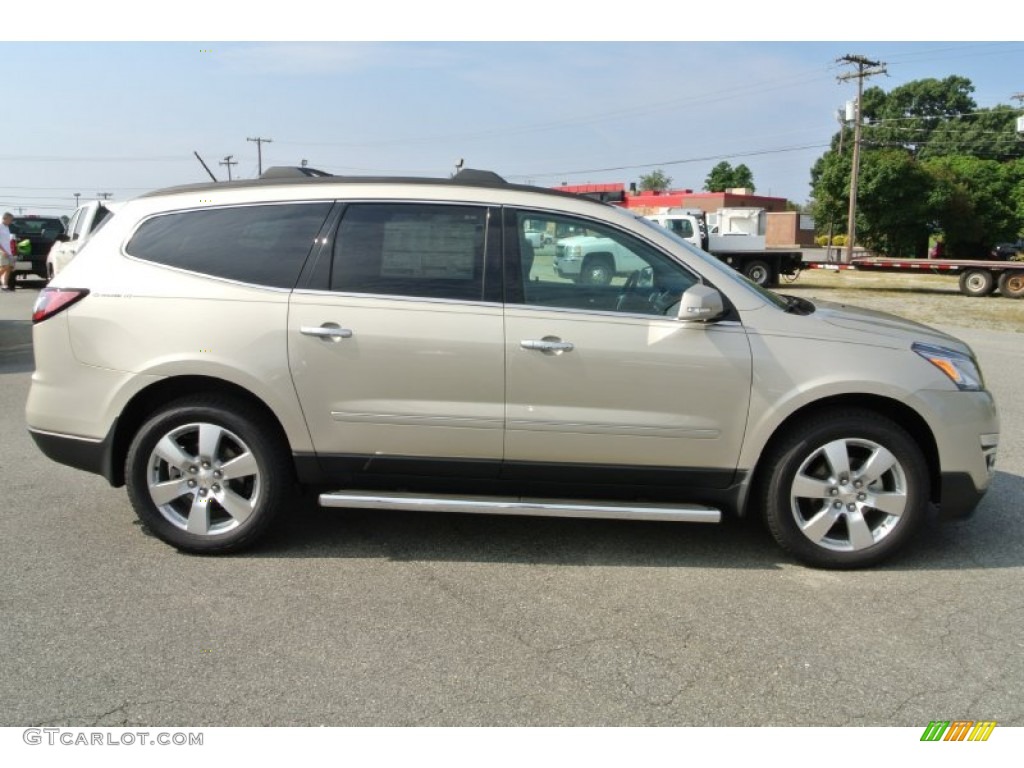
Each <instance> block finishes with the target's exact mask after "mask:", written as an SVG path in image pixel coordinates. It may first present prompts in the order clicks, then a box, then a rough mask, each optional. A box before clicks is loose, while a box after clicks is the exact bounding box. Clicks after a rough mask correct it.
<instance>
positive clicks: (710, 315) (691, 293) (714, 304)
mask: <svg viewBox="0 0 1024 768" xmlns="http://www.w3.org/2000/svg"><path fill="white" fill-rule="evenodd" d="M723 312H725V305H724V304H723V303H722V294H720V293H719V292H718V291H716V290H715V289H714V288H712V287H711V286H708V285H703V284H701V283H698V284H697V285H691V286H690V287H689V288H687V289H686V290H685V291H683V297H682V299H681V300H680V302H679V319H680V320H682V321H684V322H704V321H708V320H714V319H715V318H718V317H721V316H722V313H723Z"/></svg>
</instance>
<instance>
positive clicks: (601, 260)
mask: <svg viewBox="0 0 1024 768" xmlns="http://www.w3.org/2000/svg"><path fill="white" fill-rule="evenodd" d="M613 277H615V262H614V261H612V257H611V256H610V255H608V254H606V253H602V254H596V255H593V256H588V257H587V258H586V259H584V261H583V267H582V269H581V270H580V282H581V283H583V284H584V285H611V282H612V278H613Z"/></svg>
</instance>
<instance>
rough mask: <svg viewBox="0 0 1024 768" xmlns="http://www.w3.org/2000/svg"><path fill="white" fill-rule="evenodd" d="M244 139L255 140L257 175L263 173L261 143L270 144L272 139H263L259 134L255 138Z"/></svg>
mask: <svg viewBox="0 0 1024 768" xmlns="http://www.w3.org/2000/svg"><path fill="white" fill-rule="evenodd" d="M246 141H255V142H256V162H257V168H259V175H260V176H262V175H263V145H264V144H270V143H271V142H272V141H273V139H264V138H262V137H260V136H256V137H255V138H252V139H248V138H247V139H246Z"/></svg>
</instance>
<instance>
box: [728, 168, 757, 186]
mask: <svg viewBox="0 0 1024 768" xmlns="http://www.w3.org/2000/svg"><path fill="white" fill-rule="evenodd" d="M729 186H730V187H741V188H746V189H749V190H750V191H751V192H753V191H754V190H756V189H757V187H755V186H754V173H753V172H752V171H751V170H750V169H749V168H748V167H747V166H746V165H745V164H743V163H740V164H739V165H737V166H736V167H735V168H733V169H732V184H730V185H729Z"/></svg>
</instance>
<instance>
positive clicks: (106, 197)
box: [96, 192, 113, 200]
mask: <svg viewBox="0 0 1024 768" xmlns="http://www.w3.org/2000/svg"><path fill="white" fill-rule="evenodd" d="M96 197H102V198H103V199H104V200H109V199H110V198H111V197H113V194H112V193H110V192H97V193H96Z"/></svg>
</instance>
